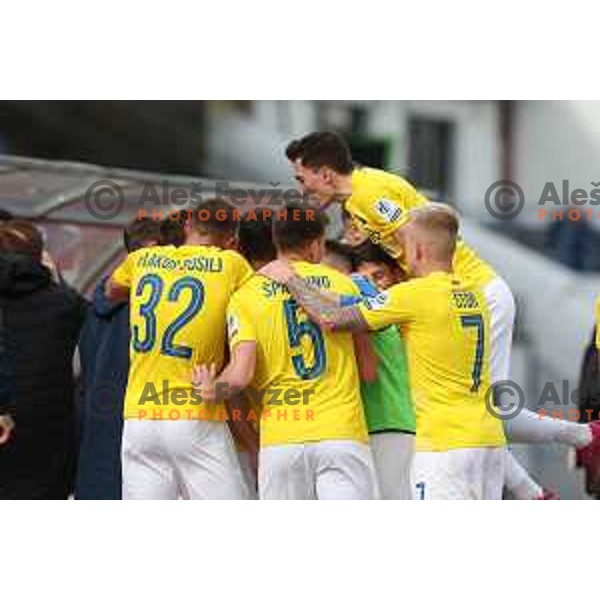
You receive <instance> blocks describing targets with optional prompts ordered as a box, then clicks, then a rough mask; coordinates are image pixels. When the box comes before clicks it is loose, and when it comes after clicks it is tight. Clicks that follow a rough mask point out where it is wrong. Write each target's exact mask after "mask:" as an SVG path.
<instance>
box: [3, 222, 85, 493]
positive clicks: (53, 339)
mask: <svg viewBox="0 0 600 600" xmlns="http://www.w3.org/2000/svg"><path fill="white" fill-rule="evenodd" d="M42 252H43V240H42V237H41V235H40V233H39V232H38V231H37V229H36V228H35V227H34V226H33V225H31V224H30V223H27V222H25V221H18V222H17V221H16V220H7V221H5V222H3V223H2V224H1V225H0V310H1V312H2V316H3V322H2V342H3V347H4V352H3V354H2V357H3V358H2V361H1V363H3V364H4V367H3V369H4V370H5V371H6V373H7V380H8V386H7V388H8V391H6V390H5V392H4V393H5V406H6V408H5V409H4V410H5V411H6V410H7V411H8V414H10V416H11V417H12V419H13V420H14V424H15V425H14V429H13V430H12V432H11V434H10V436H9V438H8V440H7V441H6V443H5V444H3V445H1V446H0V474H1V476H0V498H2V499H61V498H67V497H68V496H69V494H70V493H71V490H72V482H73V467H74V462H75V448H74V434H75V430H74V377H73V366H72V361H73V353H74V350H75V346H76V343H77V338H78V336H79V329H80V327H81V324H82V320H83V315H84V313H85V301H84V300H83V299H82V298H81V297H80V296H79V295H77V294H75V293H74V292H72V291H71V292H69V293H67V292H66V291H65V289H64V287H63V286H60V285H58V284H56V283H55V282H54V281H53V280H52V276H51V274H50V271H49V270H48V269H47V268H46V267H45V266H44V265H43V264H42Z"/></svg>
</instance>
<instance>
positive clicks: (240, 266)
mask: <svg viewBox="0 0 600 600" xmlns="http://www.w3.org/2000/svg"><path fill="white" fill-rule="evenodd" d="M232 256H233V257H234V261H235V263H234V264H235V266H234V273H233V279H234V283H233V289H234V290H239V289H240V288H241V287H242V286H243V285H244V284H245V283H246V282H247V281H248V280H249V279H250V277H252V275H254V270H253V269H252V267H251V266H250V263H249V262H248V261H247V260H246V259H245V258H244V257H243V256H242V255H241V254H238V253H237V252H232Z"/></svg>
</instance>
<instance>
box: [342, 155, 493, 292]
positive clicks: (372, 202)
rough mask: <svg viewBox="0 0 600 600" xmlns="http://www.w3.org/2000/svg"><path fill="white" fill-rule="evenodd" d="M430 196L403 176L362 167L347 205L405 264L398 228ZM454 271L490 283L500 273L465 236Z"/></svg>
mask: <svg viewBox="0 0 600 600" xmlns="http://www.w3.org/2000/svg"><path fill="white" fill-rule="evenodd" d="M427 202H428V200H427V198H425V196H423V195H422V194H419V192H417V190H415V188H414V187H413V186H412V185H411V184H410V183H408V181H406V180H405V179H403V178H402V177H399V176H397V175H393V174H391V173H386V172H385V171H379V170H377V169H369V168H366V167H360V168H357V169H355V170H354V171H353V172H352V195H351V196H350V198H348V200H347V201H346V203H345V205H344V208H345V209H346V210H347V211H348V212H349V213H350V214H351V215H352V218H353V222H354V223H355V224H356V226H357V227H358V228H359V229H360V230H362V231H364V233H366V234H367V235H368V236H369V239H370V240H371V241H372V242H373V243H375V244H379V245H381V247H382V248H383V249H384V250H385V251H386V252H387V253H388V254H389V255H390V256H392V257H394V258H396V259H397V260H398V262H399V263H400V265H401V266H402V268H403V269H404V270H406V265H405V264H404V262H403V257H402V248H401V246H400V244H399V242H398V240H397V239H396V237H395V236H394V232H395V231H396V230H397V229H398V228H399V227H402V225H404V224H406V222H407V221H408V218H409V212H410V211H411V210H412V209H414V208H418V207H420V206H423V205H425V204H427ZM454 271H455V273H456V275H457V276H458V277H460V278H461V279H462V280H463V281H470V282H472V283H474V284H475V285H480V286H483V285H486V284H487V283H489V282H490V281H492V279H494V277H495V276H496V274H495V272H494V270H493V269H492V267H491V266H490V265H488V264H487V263H486V262H484V261H483V260H482V259H481V258H479V256H478V255H477V253H476V252H475V251H474V250H472V249H471V248H469V246H467V245H466V244H465V243H464V242H463V241H462V240H459V241H458V244H457V247H456V254H455V257H454Z"/></svg>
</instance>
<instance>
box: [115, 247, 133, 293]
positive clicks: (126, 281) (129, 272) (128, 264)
mask: <svg viewBox="0 0 600 600" xmlns="http://www.w3.org/2000/svg"><path fill="white" fill-rule="evenodd" d="M136 254H137V253H136V252H134V253H132V254H129V255H128V256H127V258H126V259H125V260H124V261H123V262H122V263H121V264H120V265H119V266H118V267H117V268H116V269H115V270H114V271H113V274H112V276H111V281H112V282H113V283H115V284H116V285H119V286H122V287H126V288H129V287H131V282H132V281H133V271H134V262H133V261H134V256H135V255H136Z"/></svg>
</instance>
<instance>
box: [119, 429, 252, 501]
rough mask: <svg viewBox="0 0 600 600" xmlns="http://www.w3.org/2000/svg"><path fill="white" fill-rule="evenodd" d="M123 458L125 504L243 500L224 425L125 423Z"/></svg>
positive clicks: (241, 482) (239, 475)
mask: <svg viewBox="0 0 600 600" xmlns="http://www.w3.org/2000/svg"><path fill="white" fill-rule="evenodd" d="M122 459H123V499H125V500H176V499H177V498H179V497H182V498H186V499H191V500H244V499H247V498H248V489H247V487H246V483H245V481H244V477H243V475H242V470H241V468H240V464H239V462H238V458H237V453H236V451H235V446H234V444H233V440H232V438H231V434H230V432H229V428H228V427H227V423H225V422H220V421H219V422H217V421H200V420H189V421H188V420H186V421H183V420H182V421H158V420H157V421H150V420H148V421H138V420H127V421H125V426H124V429H123V449H122Z"/></svg>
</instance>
